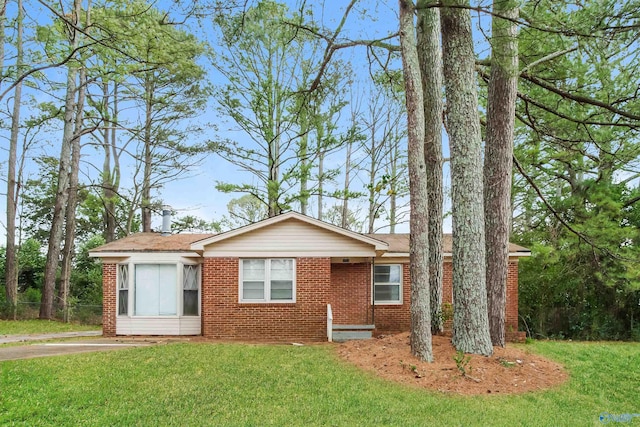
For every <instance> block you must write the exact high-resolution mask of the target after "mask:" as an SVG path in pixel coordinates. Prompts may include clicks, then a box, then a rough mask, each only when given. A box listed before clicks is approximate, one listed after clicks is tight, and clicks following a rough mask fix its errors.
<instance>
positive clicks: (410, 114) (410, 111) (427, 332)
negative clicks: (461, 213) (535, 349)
mask: <svg viewBox="0 0 640 427" xmlns="http://www.w3.org/2000/svg"><path fill="white" fill-rule="evenodd" d="M399 6H400V49H401V51H402V69H403V74H404V85H405V94H406V105H407V130H408V139H409V142H408V150H407V151H408V159H409V164H408V166H409V192H410V204H411V214H410V228H411V231H410V232H411V235H410V241H409V244H410V252H411V255H410V265H411V267H410V269H411V353H413V355H414V356H416V357H418V358H420V359H422V360H426V361H432V360H433V352H432V348H431V309H430V299H429V265H428V258H429V241H428V237H427V233H428V222H429V221H428V217H427V212H428V201H427V183H426V178H427V175H426V171H425V164H424V110H423V100H422V87H421V86H422V83H421V80H420V66H419V64H418V52H417V49H416V36H415V28H414V24H413V12H414V7H413V3H412V2H410V1H407V0H400V2H399Z"/></svg>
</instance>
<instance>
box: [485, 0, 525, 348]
mask: <svg viewBox="0 0 640 427" xmlns="http://www.w3.org/2000/svg"><path fill="white" fill-rule="evenodd" d="M493 12H494V15H493V28H492V38H491V47H492V58H491V75H490V77H489V88H488V99H487V142H486V144H485V156H484V198H485V233H486V248H487V254H486V256H487V305H488V310H489V312H488V313H489V330H490V334H491V341H492V342H493V345H497V346H501V347H504V345H505V307H506V300H507V271H508V269H509V231H510V229H511V214H512V213H511V175H512V168H513V160H512V159H513V133H514V121H515V108H516V96H517V90H518V41H517V25H516V24H515V23H514V22H513V21H510V20H506V19H501V18H499V17H498V16H506V17H509V18H512V19H514V20H515V19H517V18H518V5H517V2H516V1H514V0H494V2H493Z"/></svg>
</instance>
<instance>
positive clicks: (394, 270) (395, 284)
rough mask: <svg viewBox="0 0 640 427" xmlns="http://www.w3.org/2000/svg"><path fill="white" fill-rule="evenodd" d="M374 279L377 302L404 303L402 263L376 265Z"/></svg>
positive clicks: (375, 299)
mask: <svg viewBox="0 0 640 427" xmlns="http://www.w3.org/2000/svg"><path fill="white" fill-rule="evenodd" d="M373 280H374V282H373V298H374V301H375V303H376V304H402V265H400V264H390V265H376V266H375V267H374V279H373Z"/></svg>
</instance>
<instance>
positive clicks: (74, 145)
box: [58, 10, 90, 322]
mask: <svg viewBox="0 0 640 427" xmlns="http://www.w3.org/2000/svg"><path fill="white" fill-rule="evenodd" d="M86 13H87V17H88V15H89V13H90V11H89V10H87V11H86ZM87 25H88V20H87ZM79 82H80V87H79V88H78V101H77V102H76V118H75V132H74V137H73V139H72V142H71V167H70V169H69V195H68V197H67V208H66V215H65V216H66V219H65V230H64V234H65V237H64V248H63V250H62V268H61V270H60V291H59V294H58V295H59V301H60V306H61V307H62V310H63V313H64V321H65V322H68V321H69V291H70V289H71V270H72V266H73V264H72V263H73V258H74V255H75V238H76V207H77V205H78V185H79V179H78V173H79V170H80V135H81V134H82V126H83V122H84V103H85V95H86V90H87V75H86V71H85V70H84V69H81V70H80V80H79Z"/></svg>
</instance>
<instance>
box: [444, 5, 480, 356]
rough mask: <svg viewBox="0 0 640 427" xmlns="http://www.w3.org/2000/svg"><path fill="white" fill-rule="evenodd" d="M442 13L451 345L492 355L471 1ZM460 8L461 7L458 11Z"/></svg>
mask: <svg viewBox="0 0 640 427" xmlns="http://www.w3.org/2000/svg"><path fill="white" fill-rule="evenodd" d="M446 5H451V6H458V7H446V6H445V7H444V8H442V9H441V11H440V12H441V15H440V16H441V19H442V45H443V49H442V50H443V66H444V78H445V88H446V97H447V116H446V117H447V130H448V132H449V143H450V147H451V184H452V185H451V196H452V197H451V203H452V205H453V237H454V239H453V304H454V308H453V313H454V316H453V340H452V341H453V344H454V346H455V347H456V348H457V349H458V350H461V351H463V352H465V353H473V354H482V355H485V356H488V355H491V354H492V353H493V347H492V345H491V338H490V336H489V320H488V316H487V289H486V286H485V283H486V282H485V280H486V277H485V274H486V267H485V238H484V203H483V193H482V144H481V135H480V120H479V116H478V94H477V90H476V84H477V83H476V78H475V53H474V50H473V36H472V33H471V16H470V13H469V10H468V9H465V8H464V7H468V6H469V4H468V2H465V1H460V0H453V1H448V2H446ZM460 6H462V7H460Z"/></svg>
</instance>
